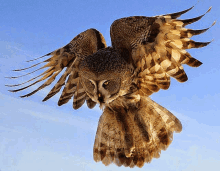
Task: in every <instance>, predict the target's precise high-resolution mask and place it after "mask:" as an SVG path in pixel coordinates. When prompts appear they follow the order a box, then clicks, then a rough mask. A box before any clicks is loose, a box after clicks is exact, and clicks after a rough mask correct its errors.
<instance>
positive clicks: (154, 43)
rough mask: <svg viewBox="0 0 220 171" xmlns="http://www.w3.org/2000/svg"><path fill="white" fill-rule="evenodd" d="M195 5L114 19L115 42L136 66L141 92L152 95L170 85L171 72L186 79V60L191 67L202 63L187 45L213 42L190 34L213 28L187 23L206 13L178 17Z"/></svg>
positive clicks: (112, 36) (178, 78)
mask: <svg viewBox="0 0 220 171" xmlns="http://www.w3.org/2000/svg"><path fill="white" fill-rule="evenodd" d="M192 8H193V7H192ZM192 8H190V9H187V10H185V11H181V12H177V13H173V14H166V15H161V16H155V17H144V16H137V17H127V18H122V19H119V20H116V21H114V22H113V24H112V26H111V40H112V46H113V47H114V48H116V49H118V50H119V51H120V53H121V54H122V56H123V57H124V58H125V59H126V60H127V62H128V63H131V64H132V65H133V66H134V68H135V74H136V78H137V80H136V81H137V85H138V87H139V90H140V93H141V94H144V95H151V94H152V93H154V92H157V91H159V90H160V89H168V88H169V86H170V76H171V77H174V78H175V79H176V80H178V81H179V82H185V81H186V80H187V75H186V73H185V71H184V69H183V66H182V64H187V65H189V66H191V67H198V66H200V65H201V64H202V63H201V62H200V61H198V60H197V59H195V58H193V57H192V56H191V55H190V54H189V53H188V52H187V51H186V50H185V49H190V48H200V47H203V46H206V45H208V44H209V43H210V42H195V41H193V40H191V39H190V38H191V37H192V36H193V35H198V34H201V33H203V32H205V31H206V30H208V29H209V28H207V29H203V30H192V29H186V28H184V27H185V26H186V25H188V24H191V23H193V22H196V21H198V20H199V19H201V18H202V17H203V16H204V15H205V14H204V15H201V16H199V17H196V18H192V19H186V20H180V19H177V18H178V17H179V16H181V15H182V14H184V13H186V12H187V11H189V10H191V9H192ZM210 9H211V8H209V10H208V11H207V12H209V11H210ZM207 12H206V13H207ZM214 23H215V22H214ZM214 23H213V25H214Z"/></svg>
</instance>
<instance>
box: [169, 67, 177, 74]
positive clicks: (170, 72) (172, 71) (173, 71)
mask: <svg viewBox="0 0 220 171" xmlns="http://www.w3.org/2000/svg"><path fill="white" fill-rule="evenodd" d="M178 70H179V68H178V67H176V68H174V69H171V70H169V71H167V73H168V74H169V75H173V74H175V73H177V72H178Z"/></svg>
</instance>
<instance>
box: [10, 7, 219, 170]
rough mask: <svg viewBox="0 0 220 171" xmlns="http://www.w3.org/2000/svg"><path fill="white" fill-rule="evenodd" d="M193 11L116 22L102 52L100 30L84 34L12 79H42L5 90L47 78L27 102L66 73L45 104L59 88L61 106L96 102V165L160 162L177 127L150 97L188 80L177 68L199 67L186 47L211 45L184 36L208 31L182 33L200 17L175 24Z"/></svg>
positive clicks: (90, 105) (131, 18) (182, 71)
mask: <svg viewBox="0 0 220 171" xmlns="http://www.w3.org/2000/svg"><path fill="white" fill-rule="evenodd" d="M192 8H193V7H192ZM192 8H189V9H187V10H184V11H181V12H177V13H173V14H166V15H160V16H155V17H145V16H133V17H127V18H121V19H118V20H116V21H114V22H113V23H112V25H111V29H110V34H111V41H112V47H107V45H106V42H105V39H104V37H103V36H102V34H101V33H100V32H99V31H97V30H95V29H88V30H86V31H84V32H82V33H80V34H79V35H77V36H76V37H75V38H74V39H73V40H72V41H71V42H70V43H69V44H67V45H66V46H64V47H62V48H60V49H57V50H55V51H53V52H51V53H48V54H46V55H44V56H42V57H40V58H44V57H46V56H51V57H50V58H48V59H46V60H44V61H43V62H39V63H36V64H34V65H32V66H30V67H27V68H23V69H19V70H14V71H16V72H17V71H25V70H27V69H31V68H34V67H36V66H39V65H40V64H42V63H45V65H44V66H42V67H39V68H38V69H36V70H34V71H31V72H29V73H27V74H24V75H21V76H17V77H10V78H20V77H23V76H26V75H30V74H33V73H34V72H36V71H39V70H41V69H44V68H47V70H46V71H44V72H43V73H42V74H40V75H38V76H36V77H34V78H32V79H30V80H28V81H26V82H23V83H21V84H15V85H7V86H9V87H17V86H21V85H24V84H26V83H29V82H30V84H29V85H27V86H24V87H22V88H19V89H15V90H10V91H11V92H17V91H21V90H24V89H26V88H28V87H31V86H33V85H35V84H37V83H38V82H41V81H44V80H45V82H44V83H43V84H42V85H40V86H39V87H38V88H37V89H35V90H34V91H32V92H30V93H28V94H26V95H23V96H21V97H28V96H31V95H33V94H34V93H36V92H37V91H39V90H41V89H43V88H45V87H46V86H48V85H50V84H51V83H52V82H53V81H54V80H55V78H56V76H57V75H59V73H61V71H62V70H63V69H64V68H65V71H64V73H63V74H62V76H61V77H60V79H59V80H58V81H57V83H56V84H55V85H54V87H53V88H52V89H51V90H50V92H49V93H48V94H47V96H46V97H45V98H44V99H43V101H46V100H48V99H49V98H51V97H53V96H54V95H55V94H57V93H58V92H59V91H60V90H61V88H62V87H63V86H64V88H63V90H62V93H61V96H60V98H59V100H58V105H59V106H60V105H63V104H65V103H67V102H68V101H69V100H70V99H71V98H73V108H74V109H78V108H80V107H81V106H82V105H83V104H84V103H85V101H86V103H87V106H88V107H89V108H93V107H94V106H95V105H96V103H99V104H100V108H102V109H103V110H104V111H103V114H102V115H101V117H100V120H99V125H98V129H97V133H96V137H95V143H94V149H93V157H94V160H95V161H96V162H98V161H102V163H103V164H105V165H109V164H111V163H115V164H116V165H117V166H122V165H123V166H125V167H131V168H132V167H135V166H137V167H142V166H143V165H144V164H145V163H149V162H151V160H152V159H153V158H158V157H160V154H161V150H166V149H167V147H168V146H169V145H170V143H171V142H172V139H173V132H181V130H182V125H181V122H180V121H179V120H178V119H177V118H176V117H175V116H174V115H173V114H172V113H170V112H169V111H168V110H167V109H165V108H163V107H162V106H160V105H159V104H157V103H156V102H154V101H152V100H151V99H150V98H149V97H148V96H149V95H151V94H153V93H155V92H158V91H159V90H160V89H164V90H166V89H168V88H169V86H170V77H173V78H175V79H176V80H177V81H179V82H185V81H187V79H188V77H187V75H186V73H185V71H184V68H183V64H187V65H189V66H191V67H198V66H200V65H201V64H202V62H200V61H199V60H197V59H195V58H193V57H192V56H191V55H190V54H189V53H188V52H187V51H186V50H187V49H190V48H200V47H204V46H206V45H208V44H209V43H210V42H195V41H193V40H191V39H190V38H191V37H192V36H194V35H198V34H201V33H204V32H205V31H207V30H208V29H209V28H206V29H201V30H192V29H188V28H185V26H186V25H188V24H191V23H193V22H196V21H198V20H200V19H201V18H202V17H203V16H204V15H205V14H204V15H201V16H199V17H196V18H192V19H185V20H180V19H177V18H178V17H180V16H181V15H182V14H184V13H186V12H188V11H189V10H191V9H192ZM210 9H211V8H210ZM210 9H209V10H208V11H207V12H209V11H210ZM207 12H206V13H207ZM214 24H215V22H214V23H213V24H212V25H214ZM40 58H36V59H33V60H30V61H28V62H31V61H35V60H38V59H40ZM32 81H33V83H31V82H32Z"/></svg>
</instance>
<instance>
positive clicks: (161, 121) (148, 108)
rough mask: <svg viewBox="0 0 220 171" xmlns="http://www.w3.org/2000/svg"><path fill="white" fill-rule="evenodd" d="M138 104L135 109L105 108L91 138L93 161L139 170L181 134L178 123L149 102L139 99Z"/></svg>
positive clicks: (148, 100) (162, 109)
mask: <svg viewBox="0 0 220 171" xmlns="http://www.w3.org/2000/svg"><path fill="white" fill-rule="evenodd" d="M116 101H117V100H116ZM123 101H124V102H125V103H126V100H123ZM115 103H116V104H117V103H118V102H115ZM138 103H139V104H138V108H136V107H134V106H133V107H129V108H123V107H122V106H117V105H116V106H115V105H114V107H113V106H111V108H108V107H107V108H105V110H104V112H103V114H102V116H101V117H100V120H99V125H98V129H97V133H96V138H95V144H94V151H93V156H94V160H95V161H102V163H103V164H105V165H109V164H110V163H112V162H113V163H115V164H116V165H118V166H121V165H124V166H126V167H127V166H129V167H134V166H138V167H142V166H143V165H144V163H145V162H147V163H149V162H150V161H151V160H152V159H153V158H154V157H156V158H158V157H159V156H160V153H161V150H166V149H167V147H168V146H169V144H170V143H171V142H172V139H173V132H174V131H176V132H180V131H181V129H182V125H181V123H180V121H179V120H178V119H177V118H176V117H175V116H174V115H172V114H171V113H170V112H169V111H167V110H166V109H164V108H163V107H161V106H159V105H158V104H156V103H155V102H153V101H152V100H151V99H149V98H147V97H141V99H140V101H139V102H138ZM125 105H127V106H129V105H130V104H125Z"/></svg>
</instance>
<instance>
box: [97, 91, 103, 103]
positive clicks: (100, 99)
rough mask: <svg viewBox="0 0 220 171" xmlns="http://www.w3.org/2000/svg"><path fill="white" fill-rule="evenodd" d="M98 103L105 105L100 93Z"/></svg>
mask: <svg viewBox="0 0 220 171" xmlns="http://www.w3.org/2000/svg"><path fill="white" fill-rule="evenodd" d="M98 101H99V103H100V104H102V103H104V98H103V96H102V95H101V93H98Z"/></svg>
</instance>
